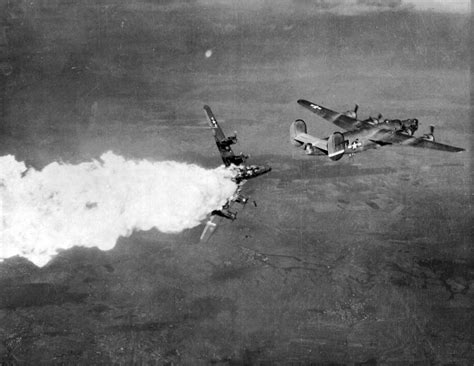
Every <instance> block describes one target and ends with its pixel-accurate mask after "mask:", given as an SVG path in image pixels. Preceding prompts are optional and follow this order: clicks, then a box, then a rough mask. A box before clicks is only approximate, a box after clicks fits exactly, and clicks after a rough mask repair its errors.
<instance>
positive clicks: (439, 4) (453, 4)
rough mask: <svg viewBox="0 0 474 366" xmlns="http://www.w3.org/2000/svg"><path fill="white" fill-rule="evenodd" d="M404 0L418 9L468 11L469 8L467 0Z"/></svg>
mask: <svg viewBox="0 0 474 366" xmlns="http://www.w3.org/2000/svg"><path fill="white" fill-rule="evenodd" d="M406 2H407V3H412V4H414V5H415V6H416V7H417V8H419V9H440V10H450V11H455V12H468V11H469V10H470V1H469V0H445V1H441V0H438V1H437V0H409V1H406Z"/></svg>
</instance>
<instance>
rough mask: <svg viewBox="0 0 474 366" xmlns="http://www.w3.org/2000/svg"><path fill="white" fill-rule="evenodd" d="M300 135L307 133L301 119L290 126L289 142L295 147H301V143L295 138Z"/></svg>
mask: <svg viewBox="0 0 474 366" xmlns="http://www.w3.org/2000/svg"><path fill="white" fill-rule="evenodd" d="M302 133H304V134H306V133H308V130H307V128H306V123H305V121H303V120H302V119H297V120H296V121H295V122H293V123H292V124H291V125H290V142H291V143H292V144H293V145H295V146H301V145H303V143H302V142H301V141H298V140H297V139H296V137H297V136H298V135H300V134H302Z"/></svg>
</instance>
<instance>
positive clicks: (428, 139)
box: [423, 125, 435, 141]
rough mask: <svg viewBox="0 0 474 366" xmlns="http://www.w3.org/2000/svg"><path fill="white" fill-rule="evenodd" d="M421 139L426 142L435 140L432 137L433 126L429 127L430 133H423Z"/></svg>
mask: <svg viewBox="0 0 474 366" xmlns="http://www.w3.org/2000/svg"><path fill="white" fill-rule="evenodd" d="M423 139H424V140H427V141H434V140H435V137H434V126H433V125H431V126H430V133H425V134H424V135H423Z"/></svg>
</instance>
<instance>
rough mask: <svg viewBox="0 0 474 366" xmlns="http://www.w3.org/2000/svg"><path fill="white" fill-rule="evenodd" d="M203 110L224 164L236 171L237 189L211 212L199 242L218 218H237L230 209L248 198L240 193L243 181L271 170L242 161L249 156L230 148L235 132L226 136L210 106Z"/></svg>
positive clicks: (215, 223)
mask: <svg viewBox="0 0 474 366" xmlns="http://www.w3.org/2000/svg"><path fill="white" fill-rule="evenodd" d="M204 110H205V111H206V113H207V116H208V118H209V126H210V127H211V130H212V134H213V135H214V139H215V141H216V145H217V149H218V150H219V153H220V154H221V158H222V161H223V162H224V165H225V166H226V167H228V168H229V169H233V170H235V171H236V172H237V174H236V176H235V177H234V178H233V180H234V181H235V182H236V183H237V189H236V191H235V193H234V194H233V196H232V197H230V198H229V199H228V200H227V202H226V203H225V204H224V205H223V206H222V208H221V209H219V210H214V211H212V212H211V216H210V218H209V220H208V221H207V223H206V226H205V227H204V230H203V232H202V234H201V237H200V241H201V242H203V241H207V240H209V238H210V237H211V235H212V234H213V232H214V231H215V229H216V227H217V224H218V221H220V219H222V218H225V219H229V220H232V221H233V220H235V219H236V218H237V213H236V212H234V211H231V208H232V206H233V205H234V204H235V203H239V204H241V205H245V204H246V203H247V202H248V199H249V198H248V197H246V196H244V195H242V194H241V190H242V186H243V185H244V184H245V182H246V181H247V180H249V179H252V178H255V177H258V176H259V175H262V174H265V173H268V172H269V171H270V170H272V168H271V167H269V166H266V165H264V166H261V165H245V164H244V163H245V161H246V160H247V159H248V158H249V157H248V156H247V155H244V154H242V153H240V154H239V155H235V154H234V152H233V151H232V148H231V145H233V144H235V143H236V142H237V134H236V133H234V135H233V136H229V137H226V136H225V135H224V132H223V131H222V129H221V127H220V126H219V124H218V123H217V120H216V118H215V117H214V114H213V113H212V110H211V108H210V107H209V106H208V105H205V106H204Z"/></svg>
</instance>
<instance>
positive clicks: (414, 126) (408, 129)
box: [400, 118, 418, 136]
mask: <svg viewBox="0 0 474 366" xmlns="http://www.w3.org/2000/svg"><path fill="white" fill-rule="evenodd" d="M400 125H401V130H402V131H403V132H405V133H407V134H409V135H410V136H413V134H414V133H415V131H416V130H418V120H417V119H416V118H414V119H405V120H403V121H400Z"/></svg>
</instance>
